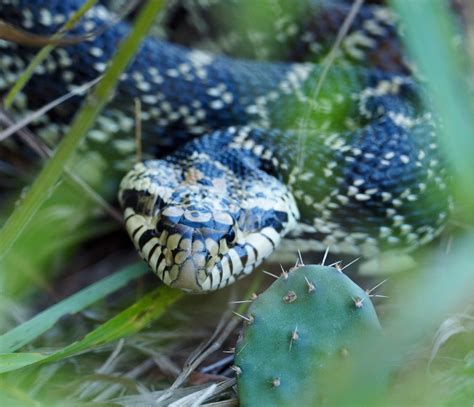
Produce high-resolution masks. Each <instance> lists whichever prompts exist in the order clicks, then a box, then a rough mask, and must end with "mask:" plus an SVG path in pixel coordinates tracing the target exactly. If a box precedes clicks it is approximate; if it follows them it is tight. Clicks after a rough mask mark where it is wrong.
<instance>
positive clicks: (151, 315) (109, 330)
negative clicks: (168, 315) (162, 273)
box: [0, 285, 183, 373]
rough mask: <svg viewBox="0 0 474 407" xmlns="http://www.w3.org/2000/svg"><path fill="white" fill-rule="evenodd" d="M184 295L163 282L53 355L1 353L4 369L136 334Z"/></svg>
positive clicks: (0, 366)
mask: <svg viewBox="0 0 474 407" xmlns="http://www.w3.org/2000/svg"><path fill="white" fill-rule="evenodd" d="M182 295H183V292H182V291H179V290H176V289H173V288H170V287H168V286H164V285H163V286H161V287H159V288H157V289H155V290H153V291H151V292H150V293H148V294H147V295H145V296H144V297H142V298H141V299H140V300H138V301H137V302H135V303H134V304H133V305H131V306H130V307H128V308H127V309H126V310H124V311H122V312H121V313H120V314H118V315H116V316H115V317H113V318H112V319H110V320H108V321H107V322H105V323H104V324H102V325H100V326H99V327H98V328H96V329H94V330H93V331H92V332H90V333H88V334H87V335H86V336H85V337H84V338H83V339H82V340H80V341H77V342H74V343H72V344H70V345H68V346H66V347H65V348H63V349H60V350H58V351H56V352H54V353H52V354H49V355H47V354H41V353H4V354H0V373H5V372H10V371H13V370H17V369H20V368H22V367H26V366H32V365H35V364H38V363H46V362H56V361H58V360H61V359H64V358H67V357H69V356H72V355H76V354H78V353H81V352H84V351H88V350H90V349H92V348H94V347H96V346H99V345H105V344H107V343H110V342H113V341H115V340H117V339H120V338H123V337H125V336H129V335H132V334H134V333H136V332H138V331H140V330H141V329H143V328H144V327H145V326H147V325H148V324H149V323H150V322H152V321H153V320H155V319H157V318H159V317H160V316H162V315H163V313H164V312H165V311H166V309H167V308H168V307H169V306H170V305H171V304H173V303H175V302H176V301H177V300H178V299H179V298H181V297H182Z"/></svg>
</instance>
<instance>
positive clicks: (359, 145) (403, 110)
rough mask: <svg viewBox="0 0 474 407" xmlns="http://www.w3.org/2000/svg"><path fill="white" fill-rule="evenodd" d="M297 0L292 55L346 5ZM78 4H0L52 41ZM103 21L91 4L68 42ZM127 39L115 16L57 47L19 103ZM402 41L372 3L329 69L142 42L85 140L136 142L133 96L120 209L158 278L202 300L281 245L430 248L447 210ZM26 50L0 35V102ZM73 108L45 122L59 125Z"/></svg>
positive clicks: (93, 71)
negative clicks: (301, 11) (130, 163)
mask: <svg viewBox="0 0 474 407" xmlns="http://www.w3.org/2000/svg"><path fill="white" fill-rule="evenodd" d="M234 1H235V0H234ZM307 2H309V3H310V4H311V5H312V7H313V9H314V10H316V11H317V12H315V14H314V15H311V16H310V17H309V18H308V20H307V24H306V26H307V27H306V28H307V31H305V32H304V33H300V32H299V31H297V30H296V31H295V32H298V33H299V34H298V36H300V37H301V38H303V40H302V42H300V43H299V45H300V46H299V48H298V47H296V46H295V47H293V48H292V49H295V50H298V49H301V48H305V47H310V46H311V47H310V48H311V49H316V50H317V49H318V42H320V41H321V40H322V39H324V36H325V35H326V36H327V38H326V41H327V43H332V42H333V41H334V40H335V37H336V34H337V31H338V28H339V24H340V23H341V18H343V17H345V16H346V15H347V13H348V12H349V11H350V8H351V4H350V3H351V2H349V1H343V0H339V1H338V0H334V1H329V0H319V1H316V0H311V1H309V0H307ZM202 3H205V2H202ZM210 3H213V2H210ZM82 4H83V1H82V0H35V1H34V0H0V12H1V13H0V15H1V18H2V20H3V21H4V22H6V23H8V24H10V25H12V26H14V27H17V28H20V29H22V30H25V31H28V32H29V33H35V34H41V35H51V34H52V33H54V32H56V31H57V30H58V29H59V28H60V27H61V26H62V24H64V23H65V22H66V21H67V19H68V18H69V17H70V16H71V15H72V13H73V12H74V11H76V10H77V9H78V8H79V7H80V6H81V5H82ZM332 15H335V16H336V17H334V18H333V19H332V17H331V16H332ZM318 16H319V17H318ZM318 18H320V20H318ZM113 19H114V15H113V13H112V12H110V11H109V10H108V9H107V8H106V7H105V6H104V5H101V4H99V5H96V6H94V7H93V8H91V9H90V10H89V11H88V12H87V13H86V15H85V16H84V17H83V18H82V20H81V21H80V22H79V24H78V25H77V26H76V27H75V28H74V29H73V30H72V31H71V32H70V35H73V36H74V35H83V34H86V33H88V32H92V31H94V30H97V29H98V27H103V26H106V25H107V24H108V23H110V22H111V21H113ZM280 29H281V30H283V28H281V27H280ZM129 30H130V27H129V25H128V23H127V22H124V21H122V22H118V23H117V22H114V23H113V24H112V23H111V24H110V27H108V28H107V29H106V30H105V31H104V32H103V33H101V34H100V35H98V36H96V37H94V38H92V39H88V40H87V41H83V42H81V43H79V44H76V45H68V46H60V47H56V48H55V49H54V50H53V51H52V53H51V55H50V56H49V57H48V58H47V59H46V61H45V62H44V63H43V64H42V66H40V67H38V68H37V70H36V72H35V75H34V77H33V78H32V79H31V80H30V82H29V83H28V85H27V86H26V88H25V90H24V92H23V94H22V98H23V102H22V106H23V107H24V108H25V106H26V108H28V109H33V108H35V107H38V106H41V105H42V104H44V103H46V102H48V101H50V100H52V99H53V98H55V97H58V96H61V95H62V94H64V93H66V92H67V91H69V90H71V89H73V88H74V87H76V86H78V85H81V84H84V83H85V82H87V81H90V80H93V79H95V78H97V77H98V76H100V75H101V74H102V73H103V72H104V70H105V69H106V67H107V62H108V61H109V60H110V58H111V57H112V56H113V54H114V51H115V50H116V48H117V46H118V44H119V43H120V40H121V39H122V38H123V37H124V36H126V35H127V33H128V32H129ZM300 34H301V35H300ZM303 34H304V35H303ZM400 48H401V47H400V42H399V39H398V38H397V33H396V30H395V29H394V23H393V17H392V16H391V14H390V13H389V12H388V11H387V9H385V8H384V7H382V6H380V5H372V4H367V5H365V6H363V7H362V9H361V11H360V12H359V14H358V16H357V17H356V19H355V20H354V22H353V24H352V26H351V29H350V31H349V33H348V35H347V38H346V39H345V40H344V42H343V43H342V47H341V55H340V58H339V60H338V59H337V58H336V61H335V62H334V63H333V64H332V66H331V67H330V69H329V70H328V71H327V72H324V64H322V63H320V61H319V62H292V61H275V60H267V61H261V60H251V59H246V58H236V57H231V56H226V55H222V54H217V53H211V52H209V51H204V50H199V49H191V48H186V47H184V46H182V45H178V44H173V43H171V42H169V41H166V40H163V39H159V38H157V37H153V36H149V37H148V38H147V39H146V40H145V41H144V42H143V44H142V46H141V49H140V51H139V52H138V54H137V55H136V56H135V58H134V60H133V62H132V64H131V65H130V66H129V68H128V70H127V71H126V73H125V74H124V75H123V77H122V78H121V81H120V84H119V86H118V88H117V90H116V92H115V95H114V98H113V100H112V101H111V102H110V104H109V107H108V108H107V110H106V112H105V113H104V114H103V116H102V117H101V118H100V119H99V121H98V124H97V127H96V129H94V130H93V131H91V132H90V135H89V138H90V140H92V141H91V142H92V143H94V142H95V143H98V144H101V143H102V144H103V145H106V146H109V145H110V146H115V145H117V144H118V143H117V142H116V141H117V139H114V137H117V138H119V137H121V136H120V134H122V135H123V134H126V135H127V137H128V138H129V139H132V138H133V137H132V136H131V133H132V131H131V125H130V122H132V123H133V121H132V119H131V118H133V100H134V99H135V98H139V99H140V100H141V103H142V120H143V143H144V147H145V150H146V153H147V154H148V155H149V156H150V157H151V155H153V156H154V157H153V158H150V159H148V160H145V161H143V162H140V163H138V164H136V165H135V166H134V167H133V168H132V169H131V170H130V171H129V172H128V173H127V174H126V175H125V177H124V178H123V180H122V182H121V185H120V192H119V201H120V204H121V206H122V208H123V211H124V219H125V224H126V228H127V230H128V232H129V234H130V236H131V238H132V240H133V242H134V244H135V246H136V248H137V250H138V251H139V253H140V255H141V257H142V258H144V259H145V260H146V261H147V262H148V264H149V266H150V267H151V269H152V270H153V271H154V272H155V273H156V274H157V275H158V276H159V277H160V278H161V279H162V280H163V281H164V282H165V283H166V284H169V285H171V286H174V287H179V288H181V289H183V290H186V291H190V292H206V291H212V290H216V289H219V288H221V287H224V286H226V285H228V284H231V283H232V282H234V281H235V280H237V279H239V278H241V277H244V276H245V275H248V274H249V273H250V272H252V271H253V270H254V269H255V268H256V267H257V266H258V265H259V264H260V263H261V262H262V261H263V260H264V259H265V258H267V257H268V256H269V255H270V254H271V253H272V252H273V251H274V250H275V248H276V247H277V246H278V244H279V243H280V241H281V240H282V238H283V237H292V238H293V239H296V240H295V241H296V242H298V245H299V246H298V247H299V248H300V249H301V250H305V249H312V250H319V249H321V248H325V247H327V246H330V247H331V251H334V252H343V253H350V254H362V255H364V256H373V255H376V254H377V253H378V252H379V251H380V250H399V249H413V248H416V247H418V246H420V245H421V244H423V243H425V242H428V241H430V240H432V239H433V238H434V237H435V236H436V235H437V234H438V233H439V232H440V231H441V229H442V228H443V225H444V224H445V220H446V218H447V216H448V213H449V206H450V204H449V197H448V196H447V193H446V189H447V178H448V175H447V170H446V168H445V165H444V164H443V159H442V155H441V153H440V151H439V149H438V143H437V140H436V133H435V128H434V126H435V125H434V120H433V118H432V117H431V115H430V113H429V111H427V110H426V109H425V108H424V106H423V103H422V101H421V98H420V92H421V90H420V88H419V85H418V84H417V83H416V81H415V80H414V79H413V77H412V76H411V74H410V70H409V69H408V68H406V66H405V65H404V63H402V62H400V61H401V60H402V59H403V57H402V56H400V55H398V56H397V55H395V57H394V52H399V50H400ZM394 50H395V51H394ZM35 52H36V49H34V48H29V47H27V46H25V45H19V44H14V43H11V42H7V41H4V40H1V41H0V91H1V92H2V93H3V92H5V91H6V90H7V89H8V88H9V87H10V86H11V85H12V84H13V83H14V82H15V80H16V78H17V77H18V74H19V73H20V72H21V71H22V70H23V69H24V68H25V67H26V64H27V63H28V62H29V61H30V60H31V58H32V57H33V56H34V55H35ZM288 58H291V57H288ZM269 59H271V58H269ZM391 61H392V62H391ZM393 61H395V62H393ZM397 61H398V62H397ZM323 75H324V82H323V83H320V80H321V78H322V77H323ZM315 89H319V91H318V92H317V94H315ZM80 102H81V100H80V98H76V99H75V100H73V101H71V102H69V103H68V104H65V105H63V106H61V107H60V108H59V109H56V110H55V111H54V112H53V113H52V114H50V116H49V120H50V121H51V123H65V124H67V123H68V121H69V120H70V119H71V117H72V115H73V114H74V112H75V110H77V108H78V106H79V103H80ZM104 135H106V136H104ZM129 141H130V140H129ZM132 145H133V143H132ZM132 150H133V148H132ZM132 153H133V152H132ZM129 155H131V154H130V153H129Z"/></svg>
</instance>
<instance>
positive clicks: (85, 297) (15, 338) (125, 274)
mask: <svg viewBox="0 0 474 407" xmlns="http://www.w3.org/2000/svg"><path fill="white" fill-rule="evenodd" d="M146 271H147V268H146V267H145V265H144V264H143V263H136V264H133V265H132V266H129V267H126V268H125V269H124V270H122V271H119V272H117V273H115V274H113V275H111V276H109V277H106V278H104V279H102V280H101V281H98V282H97V283H95V284H92V285H91V286H89V287H87V288H84V289H83V290H81V291H79V292H78V293H76V294H74V295H71V296H70V297H68V298H66V299H65V300H63V301H61V302H59V303H57V304H55V305H53V306H52V307H50V308H48V309H47V310H45V311H43V312H40V313H39V314H38V315H36V316H35V317H33V318H31V319H30V320H29V321H26V322H25V323H23V324H21V325H19V326H17V327H15V328H13V329H12V330H10V331H8V332H7V333H5V334H4V335H2V336H0V353H6V352H14V351H16V350H17V349H19V348H21V347H22V346H24V345H26V344H27V343H29V342H31V341H33V340H34V339H36V338H37V337H38V336H39V335H41V334H43V333H44V332H46V331H47V330H48V329H50V328H51V327H52V326H53V325H54V324H55V323H56V322H57V321H58V320H59V319H60V318H61V317H63V316H64V315H67V314H74V313H76V312H79V311H81V310H83V309H84V308H86V307H88V306H89V305H91V304H93V303H94V302H96V301H98V300H100V299H102V298H105V297H106V296H107V295H109V294H110V293H112V292H114V291H116V290H118V289H119V288H121V287H123V286H124V285H126V284H127V283H128V282H129V281H130V280H133V279H135V278H138V277H140V276H142V275H143V274H144V273H145V272H146Z"/></svg>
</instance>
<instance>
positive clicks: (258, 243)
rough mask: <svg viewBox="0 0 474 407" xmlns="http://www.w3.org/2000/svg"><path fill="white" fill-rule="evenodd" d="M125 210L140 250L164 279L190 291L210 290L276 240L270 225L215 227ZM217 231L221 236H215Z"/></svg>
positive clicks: (246, 269) (248, 267) (253, 262)
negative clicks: (245, 228) (252, 228)
mask: <svg viewBox="0 0 474 407" xmlns="http://www.w3.org/2000/svg"><path fill="white" fill-rule="evenodd" d="M173 211H175V209H174V208H173V209H172V210H168V211H166V210H165V211H163V212H164V214H165V215H163V214H162V216H158V217H156V216H155V217H154V216H147V215H143V214H137V213H135V211H134V210H133V209H131V208H128V209H127V210H126V211H125V222H126V228H127V230H128V232H129V234H130V236H131V237H132V240H133V242H134V244H135V247H136V248H137V250H138V251H139V253H140V256H141V257H142V258H143V259H144V260H145V261H146V262H147V263H148V264H149V266H150V267H151V268H152V270H153V272H154V273H155V274H157V275H158V277H159V278H160V279H161V280H162V281H163V282H164V283H165V284H167V285H169V286H171V287H176V288H179V289H182V290H184V291H187V292H190V293H204V292H208V291H214V290H217V289H219V288H221V287H224V286H227V285H229V284H231V283H233V282H234V281H235V280H237V279H238V278H242V277H244V276H245V275H247V274H249V273H250V272H251V271H252V270H253V269H254V268H255V267H256V266H258V265H259V264H260V263H261V262H262V261H263V259H265V258H266V257H267V256H269V255H270V254H271V253H272V252H273V250H274V249H275V247H276V246H277V245H278V243H279V241H280V235H279V233H278V232H277V231H276V230H274V229H273V228H271V227H267V228H264V229H262V230H260V231H258V232H254V233H249V234H246V235H244V234H243V233H242V232H240V230H239V228H238V226H237V225H236V224H233V225H229V227H228V228H227V229H225V228H222V229H220V230H218V231H216V230H210V229H209V228H196V227H195V226H196V225H189V224H187V222H181V223H174V224H173V223H172V222H170V218H172V217H173V216H166V213H168V215H169V214H170V212H173ZM217 236H221V238H216V237H217Z"/></svg>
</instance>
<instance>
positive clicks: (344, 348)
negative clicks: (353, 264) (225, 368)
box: [235, 266, 381, 406]
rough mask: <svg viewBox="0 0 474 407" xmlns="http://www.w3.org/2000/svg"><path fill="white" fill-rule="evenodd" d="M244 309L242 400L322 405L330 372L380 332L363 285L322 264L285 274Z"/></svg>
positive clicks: (239, 366) (239, 363) (239, 359)
mask: <svg viewBox="0 0 474 407" xmlns="http://www.w3.org/2000/svg"><path fill="white" fill-rule="evenodd" d="M248 316H249V322H248V323H246V326H245V328H244V331H243V334H242V336H241V338H240V339H239V343H238V346H237V349H236V357H235V364H236V370H237V373H238V388H239V396H240V401H241V405H242V406H254V405H255V406H275V405H276V406H278V405H282V406H283V405H285V406H288V405H298V406H301V405H320V404H324V401H325V400H326V401H327V400H328V394H327V390H328V380H332V379H331V378H334V379H337V376H334V371H335V370H336V372H337V369H345V368H347V369H355V368H356V367H354V366H352V365H351V361H350V360H351V355H353V354H354V353H355V352H358V349H359V348H360V347H361V345H362V344H363V342H364V338H367V335H380V333H381V330H380V324H379V321H378V319H377V315H376V313H375V310H374V308H373V306H372V303H371V301H370V299H369V297H368V295H367V294H366V293H365V292H364V290H362V289H361V288H360V287H359V286H357V285H356V284H355V283H353V282H352V281H351V280H350V279H349V278H348V277H347V276H345V275H344V274H343V273H342V272H341V271H339V270H337V269H335V268H332V267H325V266H303V267H299V268H298V269H296V271H292V272H290V273H288V274H283V275H282V277H280V278H279V279H278V280H276V281H275V282H274V283H273V284H272V285H271V286H270V287H269V288H268V290H267V291H265V292H264V293H262V294H261V295H259V296H258V298H257V299H256V300H255V301H254V302H253V304H252V305H251V306H250V308H249V314H248ZM329 387H330V386H329Z"/></svg>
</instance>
